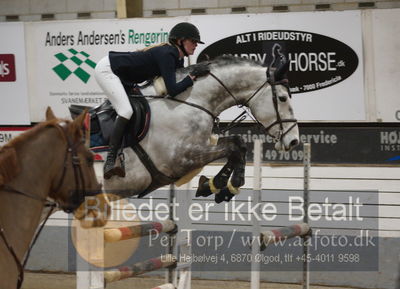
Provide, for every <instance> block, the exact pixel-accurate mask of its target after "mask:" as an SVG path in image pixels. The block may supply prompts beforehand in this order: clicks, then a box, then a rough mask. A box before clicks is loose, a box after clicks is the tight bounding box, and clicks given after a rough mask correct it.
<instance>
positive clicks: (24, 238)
mask: <svg viewBox="0 0 400 289" xmlns="http://www.w3.org/2000/svg"><path fill="white" fill-rule="evenodd" d="M46 119H47V121H45V122H42V123H40V124H37V125H36V126H35V127H33V128H32V129H29V130H28V131H26V132H24V133H23V134H21V135H20V136H18V137H16V138H14V139H13V140H11V141H10V142H9V143H7V144H6V145H5V146H3V147H1V148H0V272H1V278H0V288H1V289H15V288H20V287H21V286H22V282H23V273H24V267H25V264H26V261H27V259H28V256H29V252H30V249H31V248H32V245H33V244H34V242H35V241H36V239H37V237H38V235H39V233H40V231H41V229H42V228H43V226H41V227H40V228H38V226H39V223H40V222H41V221H43V219H42V212H43V211H45V209H46V208H47V210H48V212H49V213H48V214H47V216H46V220H47V218H48V217H49V216H50V214H51V213H52V212H53V211H54V210H55V209H56V208H60V209H62V210H64V211H65V212H68V213H70V212H78V214H77V215H78V216H79V218H83V217H84V216H85V215H86V213H88V214H92V218H91V219H90V220H92V223H93V224H92V225H96V226H101V225H104V224H105V222H106V220H105V219H104V215H103V216H101V215H100V214H101V212H100V211H91V212H89V211H87V210H86V211H85V210H84V209H83V208H82V207H79V206H80V204H81V203H82V202H83V201H84V197H85V196H88V195H90V196H94V195H95V194H98V193H99V192H101V185H100V184H99V183H98V181H97V178H96V175H95V172H94V168H93V154H92V152H91V151H89V150H88V149H87V148H86V147H85V144H84V141H83V137H82V136H83V132H82V125H83V121H84V114H82V115H81V116H79V117H78V118H77V119H75V120H74V121H68V120H60V119H57V118H56V117H55V116H54V114H53V112H52V111H51V109H50V108H48V109H47V112H46ZM102 197H103V201H106V200H107V199H105V196H102ZM96 202H97V200H96ZM78 207H79V208H78ZM93 217H96V218H93ZM43 224H44V223H43ZM85 225H86V226H88V224H87V223H85Z"/></svg>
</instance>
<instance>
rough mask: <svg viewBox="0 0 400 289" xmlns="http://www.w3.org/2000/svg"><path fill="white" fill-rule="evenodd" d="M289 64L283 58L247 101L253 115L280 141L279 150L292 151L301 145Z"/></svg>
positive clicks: (276, 146)
mask: <svg viewBox="0 0 400 289" xmlns="http://www.w3.org/2000/svg"><path fill="white" fill-rule="evenodd" d="M287 69H288V65H287V62H286V61H282V62H281V63H280V64H279V65H278V66H277V67H271V66H270V67H269V68H268V70H267V75H266V83H265V84H266V85H264V87H262V88H261V89H260V90H259V92H257V93H255V94H254V96H253V97H252V98H251V99H250V100H248V103H247V105H248V106H249V107H250V109H251V112H252V114H253V115H254V117H255V118H256V119H257V121H258V122H260V123H261V124H262V125H263V126H264V127H265V129H266V132H267V133H268V134H269V135H271V136H272V137H274V139H275V140H276V141H277V142H276V144H275V148H276V149H277V150H285V151H287V150H290V149H292V148H293V147H295V146H297V145H298V144H299V128H298V126H297V120H296V119H295V117H294V113H293V108H292V105H291V94H290V90H289V85H288V80H287V79H286V72H287Z"/></svg>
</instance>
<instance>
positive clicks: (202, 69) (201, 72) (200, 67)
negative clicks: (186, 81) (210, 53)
mask: <svg viewBox="0 0 400 289" xmlns="http://www.w3.org/2000/svg"><path fill="white" fill-rule="evenodd" d="M209 73H210V67H208V63H199V64H197V65H196V66H195V67H194V68H193V70H192V71H191V72H190V75H191V76H192V79H193V80H195V79H196V78H197V77H202V76H206V75H207V74H209Z"/></svg>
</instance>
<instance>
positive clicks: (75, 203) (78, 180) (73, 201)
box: [0, 122, 87, 289]
mask: <svg viewBox="0 0 400 289" xmlns="http://www.w3.org/2000/svg"><path fill="white" fill-rule="evenodd" d="M54 127H56V128H57V129H58V131H60V132H61V134H62V136H63V138H64V139H65V140H66V143H67V149H66V153H65V157H64V163H63V169H62V170H63V171H62V174H61V177H60V179H59V180H58V183H57V186H55V188H54V189H51V191H52V192H54V194H55V195H56V193H57V192H58V191H59V190H60V189H61V187H62V185H63V183H64V180H65V176H66V173H67V170H68V156H69V155H71V164H72V168H73V170H74V177H75V190H74V191H73V192H74V194H73V195H72V196H71V197H70V200H69V201H68V202H67V205H65V206H59V204H58V203H57V202H55V201H52V200H49V198H43V197H40V196H37V195H34V194H31V193H26V192H23V191H20V190H17V189H14V188H12V187H11V186H9V185H4V186H2V187H1V188H0V189H1V190H2V191H7V192H10V193H14V194H17V195H21V196H24V197H27V198H30V199H33V200H36V201H39V202H42V203H44V204H45V207H50V210H49V213H48V214H47V215H46V217H45V219H44V221H43V223H42V224H41V225H40V227H39V229H38V230H37V232H36V233H35V236H34V238H33V241H32V242H31V244H30V246H29V248H28V251H27V252H26V254H25V258H24V261H23V262H21V261H20V260H19V258H18V256H17V254H16V252H15V250H14V248H13V247H12V245H11V244H10V242H9V241H8V239H7V237H6V233H5V230H4V228H3V226H2V225H1V223H0V237H1V239H2V240H3V242H4V244H5V245H6V247H7V249H8V251H9V253H10V255H11V256H12V257H13V259H14V261H15V264H16V266H17V267H18V282H17V289H20V288H21V286H22V282H23V280H24V268H25V266H26V263H27V261H28V258H29V255H30V252H31V250H32V248H33V246H34V245H35V243H36V241H37V239H38V237H39V235H40V233H41V231H42V229H43V227H44V226H45V224H46V222H47V220H48V219H49V217H50V215H51V214H52V212H53V211H54V209H55V208H58V207H59V208H61V209H62V210H63V211H65V212H66V213H71V212H73V211H74V210H76V209H77V208H78V207H79V205H80V204H81V203H82V202H83V200H84V198H85V196H86V195H87V192H86V191H85V179H84V176H83V172H82V168H81V163H80V160H79V157H78V152H77V149H78V147H79V146H80V145H81V144H82V143H83V141H78V142H75V143H74V142H73V141H72V140H71V137H70V136H69V135H68V133H67V125H66V122H60V123H57V124H55V125H54Z"/></svg>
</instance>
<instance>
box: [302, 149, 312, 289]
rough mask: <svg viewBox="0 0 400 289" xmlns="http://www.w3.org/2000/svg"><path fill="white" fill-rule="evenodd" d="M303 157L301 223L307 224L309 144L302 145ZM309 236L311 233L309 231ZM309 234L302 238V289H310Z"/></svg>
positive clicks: (309, 165) (309, 166)
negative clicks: (302, 207)
mask: <svg viewBox="0 0 400 289" xmlns="http://www.w3.org/2000/svg"><path fill="white" fill-rule="evenodd" d="M303 150H304V157H303V166H304V189H303V202H304V215H303V223H305V224H308V204H309V193H310V168H311V144H310V143H304V145H303ZM310 234H311V231H310ZM310 234H307V235H305V236H304V237H303V257H304V262H303V289H309V288H310V263H309V262H308V254H309V250H308V240H309V238H310Z"/></svg>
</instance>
